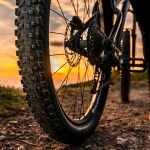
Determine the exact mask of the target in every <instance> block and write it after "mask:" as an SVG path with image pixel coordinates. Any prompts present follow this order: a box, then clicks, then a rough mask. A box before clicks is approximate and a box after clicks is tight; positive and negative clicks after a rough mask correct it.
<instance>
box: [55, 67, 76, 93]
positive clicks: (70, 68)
mask: <svg viewBox="0 0 150 150" xmlns="http://www.w3.org/2000/svg"><path fill="white" fill-rule="evenodd" d="M72 69H73V67H69V70H68V73H67V75H66V77H65V79H64V80H63V82H62V84H61V85H60V87H59V89H58V90H57V92H56V94H58V92H59V90H60V89H61V88H62V86H63V84H64V82H65V81H66V80H67V78H68V76H69V74H70V72H71V71H72Z"/></svg>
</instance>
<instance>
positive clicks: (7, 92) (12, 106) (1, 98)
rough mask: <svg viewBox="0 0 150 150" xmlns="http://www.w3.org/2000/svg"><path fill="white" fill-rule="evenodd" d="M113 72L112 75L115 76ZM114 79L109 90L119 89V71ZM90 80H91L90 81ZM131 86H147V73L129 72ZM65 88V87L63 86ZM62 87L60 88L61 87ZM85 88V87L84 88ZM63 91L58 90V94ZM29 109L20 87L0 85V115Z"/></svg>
mask: <svg viewBox="0 0 150 150" xmlns="http://www.w3.org/2000/svg"><path fill="white" fill-rule="evenodd" d="M115 74H116V73H113V74H112V76H116V75H115ZM117 74H118V75H117V76H116V78H115V79H113V83H114V84H113V85H111V86H110V90H116V89H120V77H119V73H117ZM91 82H92V81H91ZM91 82H90V83H89V82H84V83H81V85H80V86H85V87H86V86H89V84H91ZM131 85H132V87H131V88H133V87H134V88H140V87H142V86H148V77H147V73H146V72H145V73H134V74H131ZM78 86H79V84H70V85H68V86H67V92H68V93H70V94H72V93H73V92H74V91H76V90H75V89H76V88H77V87H78ZM63 88H65V87H63ZM63 88H62V89H63ZM85 89H86V88H85ZM62 92H63V91H60V94H61V93H62ZM29 112H30V109H29V107H28V105H27V102H26V100H25V94H24V93H23V91H22V90H21V89H16V88H13V87H4V86H1V85H0V117H10V116H14V115H18V114H21V115H22V114H24V113H29Z"/></svg>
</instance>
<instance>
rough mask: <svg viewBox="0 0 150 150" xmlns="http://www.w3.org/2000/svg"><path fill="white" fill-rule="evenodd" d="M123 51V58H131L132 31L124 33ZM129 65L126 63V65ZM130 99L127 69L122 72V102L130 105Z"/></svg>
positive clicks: (124, 68) (128, 72)
mask: <svg viewBox="0 0 150 150" xmlns="http://www.w3.org/2000/svg"><path fill="white" fill-rule="evenodd" d="M121 49H122V51H123V58H126V59H128V58H130V31H128V30H127V31H124V32H123V37H122V45H121ZM127 63H129V62H128V61H127V62H126V61H125V64H127ZM129 99H130V71H129V69H128V68H127V67H123V68H122V70H121V100H122V102H124V103H128V102H129Z"/></svg>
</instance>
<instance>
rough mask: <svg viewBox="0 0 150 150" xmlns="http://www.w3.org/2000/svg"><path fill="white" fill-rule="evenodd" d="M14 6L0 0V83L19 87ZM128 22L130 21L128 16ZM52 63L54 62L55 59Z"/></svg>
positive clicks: (139, 46) (9, 2)
mask: <svg viewBox="0 0 150 150" xmlns="http://www.w3.org/2000/svg"><path fill="white" fill-rule="evenodd" d="M15 7H16V6H15V0H0V84H2V85H5V86H15V87H21V84H20V76H19V75H18V67H17V57H16V56H15V55H16V50H17V48H16V47H15V39H16V37H15V36H14V30H15V28H16V27H15V26H14V19H15V15H14V10H15ZM64 9H65V7H64ZM67 10H68V8H67ZM128 22H130V18H129V21H128ZM53 24H55V25H53V26H52V27H53V28H54V27H56V24H57V21H56V19H55V21H54V23H53ZM58 28H59V30H62V29H61V27H59V26H58V27H57V29H58ZM138 32H139V31H138ZM53 37H54V36H53ZM57 39H59V41H61V39H62V38H61V37H59V38H58V36H57ZM140 41H141V38H140V36H139V38H138V44H137V49H138V51H141V49H142V46H141V42H140ZM60 61H61V59H60ZM53 63H55V60H54V61H53ZM54 69H56V68H54Z"/></svg>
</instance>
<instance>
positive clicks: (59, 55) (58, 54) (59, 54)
mask: <svg viewBox="0 0 150 150" xmlns="http://www.w3.org/2000/svg"><path fill="white" fill-rule="evenodd" d="M61 55H65V54H51V55H49V56H61Z"/></svg>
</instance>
